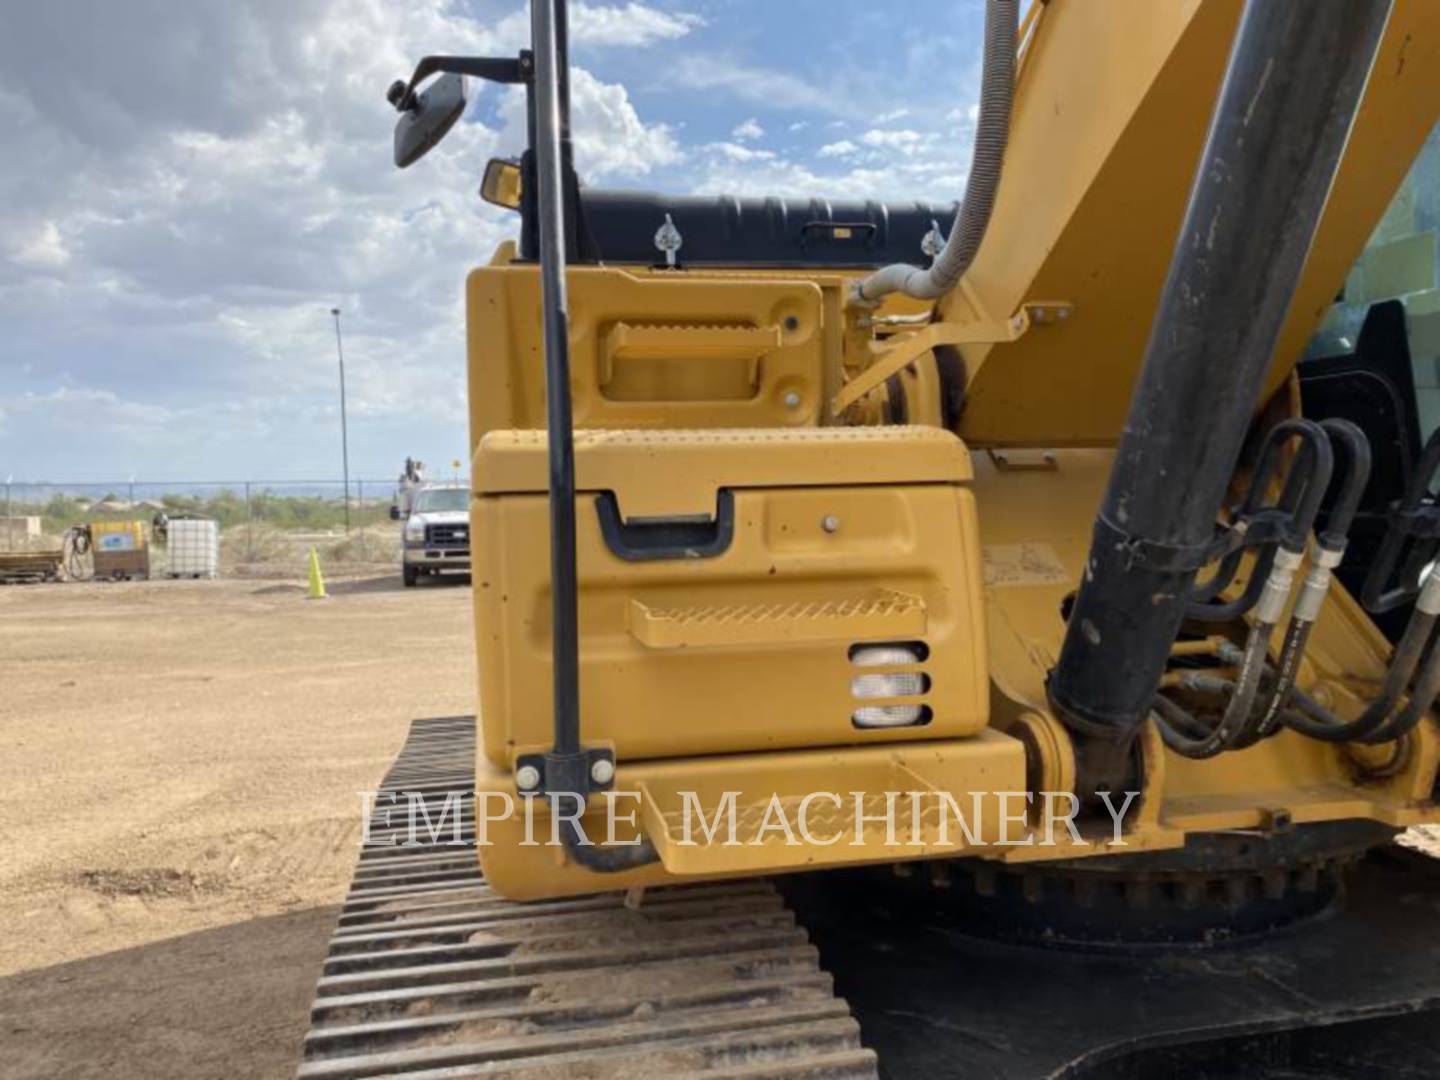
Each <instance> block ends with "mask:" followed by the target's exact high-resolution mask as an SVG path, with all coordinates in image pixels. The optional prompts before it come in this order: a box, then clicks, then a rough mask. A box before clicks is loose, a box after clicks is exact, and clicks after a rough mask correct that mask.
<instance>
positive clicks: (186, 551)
mask: <svg viewBox="0 0 1440 1080" xmlns="http://www.w3.org/2000/svg"><path fill="white" fill-rule="evenodd" d="M168 547H169V550H170V571H169V572H170V576H171V577H215V576H216V575H217V574H218V573H219V572H220V528H219V526H218V525H217V524H216V523H215V522H213V521H200V520H188V519H184V518H181V519H179V520H176V521H172V522H170V525H169V540H168Z"/></svg>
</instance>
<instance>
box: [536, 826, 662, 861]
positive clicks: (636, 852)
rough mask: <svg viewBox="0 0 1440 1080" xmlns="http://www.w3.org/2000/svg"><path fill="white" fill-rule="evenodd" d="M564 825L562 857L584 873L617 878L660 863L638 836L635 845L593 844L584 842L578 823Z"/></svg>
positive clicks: (649, 845)
mask: <svg viewBox="0 0 1440 1080" xmlns="http://www.w3.org/2000/svg"><path fill="white" fill-rule="evenodd" d="M564 825H565V828H564V831H563V832H562V833H561V837H560V839H561V840H562V841H563V842H564V844H565V853H566V854H567V855H569V856H570V858H571V859H572V860H574V862H575V864H576V865H577V866H582V867H584V868H585V869H586V870H591V871H594V872H595V873H599V874H618V873H621V872H623V871H625V870H635V869H638V868H639V867H642V866H649V865H650V864H651V863H654V862H658V861H659V859H660V856H659V854H658V853H657V852H656V850H655V845H654V844H652V843H651V842H650V838H649V837H648V836H642V837H641V838H640V842H639V843H638V844H596V843H594V842H592V841H587V839H586V837H585V835H584V833H583V832H581V830H580V824H579V822H576V821H571V820H569V819H568V818H567V819H566V821H565V823H564Z"/></svg>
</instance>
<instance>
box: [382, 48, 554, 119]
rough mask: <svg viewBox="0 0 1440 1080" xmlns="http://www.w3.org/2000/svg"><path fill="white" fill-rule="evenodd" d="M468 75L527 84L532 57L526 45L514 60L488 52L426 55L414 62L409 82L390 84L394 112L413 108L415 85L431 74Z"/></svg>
mask: <svg viewBox="0 0 1440 1080" xmlns="http://www.w3.org/2000/svg"><path fill="white" fill-rule="evenodd" d="M439 74H447V75H469V76H472V77H473V78H476V79H485V80H486V81H488V82H494V83H509V84H520V83H526V84H528V83H529V82H530V80H531V78H532V77H533V76H534V74H535V59H534V56H533V54H532V53H531V52H530V50H529V49H524V50H522V51H521V53H520V55H519V56H517V57H516V58H515V59H513V60H507V59H501V58H499V57H490V56H426V57H424V58H422V59H421V61H420V62H419V63H418V64H416V65H415V74H413V75H411V76H410V82H409V84H408V85H406V84H404V83H399V82H397V83H396V84H395V85H394V86H392V87H391V88H390V93H389V95H388V96H389V99H390V104H392V105H394V106H395V109H396V111H397V112H408V111H410V110H411V109H413V108H415V89H416V87H418V86H419V85H420V84H421V83H422V82H424V81H425V80H426V79H428V78H429V77H430V76H431V75H439Z"/></svg>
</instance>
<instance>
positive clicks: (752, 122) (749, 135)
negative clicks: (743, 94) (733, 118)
mask: <svg viewBox="0 0 1440 1080" xmlns="http://www.w3.org/2000/svg"><path fill="white" fill-rule="evenodd" d="M730 137H731V138H732V139H736V140H738V141H740V142H745V141H746V140H747V139H761V138H764V137H765V129H764V128H763V127H761V126H760V121H759V120H756V119H755V118H754V117H753V116H752V117H751V118H750V119H749V120H742V121H741V122H740V123H738V124H736V125H735V127H734V128H733V129H732V130H731V132H730Z"/></svg>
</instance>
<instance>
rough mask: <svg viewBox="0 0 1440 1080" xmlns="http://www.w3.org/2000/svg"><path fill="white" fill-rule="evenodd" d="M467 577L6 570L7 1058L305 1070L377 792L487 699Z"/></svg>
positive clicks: (1, 718)
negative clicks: (130, 576) (330, 953)
mask: <svg viewBox="0 0 1440 1080" xmlns="http://www.w3.org/2000/svg"><path fill="white" fill-rule="evenodd" d="M464 582H465V579H463V578H461V579H444V580H442V581H436V582H422V583H421V587H420V588H417V589H402V588H401V587H400V582H399V574H398V572H396V571H395V570H394V569H390V568H383V569H382V568H378V567H377V568H373V569H372V570H371V576H368V577H366V576H355V577H351V578H349V579H347V580H338V581H337V580H331V581H330V582H329V588H330V593H331V596H330V598H329V599H328V600H324V601H310V600H307V599H305V597H304V593H303V590H301V589H300V587H299V586H298V585H296V584H294V583H287V582H275V581H213V582H212V581H193V582H191V581H185V582H174V581H153V582H148V583H140V582H137V583H133V584H61V585H34V586H12V587H5V588H0V774H3V783H0V813H3V814H4V816H5V820H6V821H7V823H8V829H7V834H6V837H5V839H4V840H0V925H3V926H4V927H5V930H4V932H3V933H0V1047H3V1050H0V1076H3V1077H5V1078H7V1080H8V1078H12V1077H15V1078H18V1077H55V1076H66V1077H85V1076H100V1075H104V1076H107V1077H142V1076H143V1077H147V1078H148V1077H171V1076H173V1077H182V1076H183V1077H187V1078H198V1080H205V1078H209V1077H220V1076H225V1077H233V1076H240V1075H243V1076H276V1077H280V1076H290V1075H293V1072H294V1068H295V1064H296V1061H297V1052H298V1044H299V1039H300V1037H301V1035H302V1034H303V1032H304V1028H305V1024H306V1012H307V1009H308V1005H309V1000H310V995H311V990H312V988H313V985H314V981H315V978H316V977H317V975H318V972H319V965H320V962H321V960H322V958H323V955H324V950H325V942H326V938H327V937H328V935H329V932H330V928H331V925H332V923H333V920H334V916H335V907H334V905H336V904H337V903H338V901H339V900H340V899H341V897H342V896H343V893H344V889H345V884H346V882H347V880H348V878H349V875H350V871H351V868H352V866H353V863H354V859H355V854H356V845H357V842H358V835H359V823H358V822H359V814H360V798H359V795H358V794H357V793H358V792H360V791H362V790H365V789H368V788H373V787H374V785H375V784H376V782H377V781H378V780H379V779H380V777H381V775H382V773H383V772H384V770H385V767H386V766H387V764H388V763H389V761H390V760H391V758H392V757H393V756H394V755H395V753H396V752H397V751H398V749H399V747H400V745H401V743H402V741H403V739H404V736H405V732H406V729H407V727H408V725H409V722H410V721H411V720H412V719H414V718H416V717H423V716H443V715H451V714H459V713H469V712H473V711H474V697H475V689H474V687H475V677H474V660H473V651H472V648H471V633H470V609H469V600H470V590H469V588H468V587H467V586H466V585H465V584H464Z"/></svg>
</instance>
